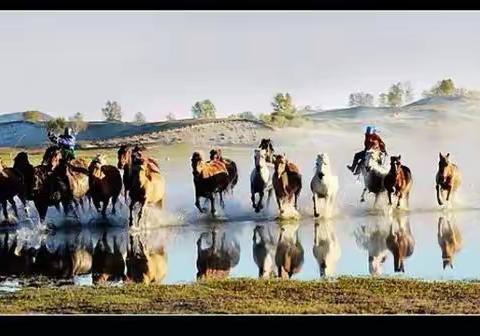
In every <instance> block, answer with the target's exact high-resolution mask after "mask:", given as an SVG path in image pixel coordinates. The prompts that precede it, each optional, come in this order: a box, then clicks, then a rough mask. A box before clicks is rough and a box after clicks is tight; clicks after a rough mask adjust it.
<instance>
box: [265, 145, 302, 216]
mask: <svg viewBox="0 0 480 336" xmlns="http://www.w3.org/2000/svg"><path fill="white" fill-rule="evenodd" d="M272 183H273V189H274V190H275V196H276V198H277V204H278V209H279V210H280V214H282V213H283V212H284V207H283V205H284V202H285V201H287V202H288V203H289V204H291V203H292V200H294V207H295V209H298V196H299V195H300V191H301V190H302V175H301V174H300V171H299V170H298V168H297V166H296V165H294V164H293V163H291V162H289V161H288V160H287V158H286V156H285V154H283V155H277V156H275V171H274V173H273V180H272Z"/></svg>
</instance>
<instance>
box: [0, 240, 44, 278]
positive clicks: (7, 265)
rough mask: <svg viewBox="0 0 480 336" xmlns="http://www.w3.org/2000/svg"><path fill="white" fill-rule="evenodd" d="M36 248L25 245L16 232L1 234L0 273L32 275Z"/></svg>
mask: <svg viewBox="0 0 480 336" xmlns="http://www.w3.org/2000/svg"><path fill="white" fill-rule="evenodd" d="M34 262H35V249H33V248H27V247H24V246H23V244H21V242H19V239H18V236H17V233H16V232H12V231H7V232H2V233H1V235H0V275H7V276H8V275H16V276H19V275H30V274H32V273H33V264H34Z"/></svg>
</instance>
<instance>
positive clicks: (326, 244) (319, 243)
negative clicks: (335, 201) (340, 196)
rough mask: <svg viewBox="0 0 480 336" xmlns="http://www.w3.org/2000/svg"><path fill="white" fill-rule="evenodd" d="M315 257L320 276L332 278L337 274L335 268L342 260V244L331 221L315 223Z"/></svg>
mask: <svg viewBox="0 0 480 336" xmlns="http://www.w3.org/2000/svg"><path fill="white" fill-rule="evenodd" d="M314 231H315V232H314V234H315V236H314V243H313V255H314V256H315V259H316V260H317V263H318V267H319V268H320V276H321V277H326V276H332V275H334V274H335V266H336V263H337V261H338V259H340V256H341V249H340V244H339V242H338V240H337V235H336V234H335V227H334V225H333V223H332V222H331V221H329V220H322V221H320V222H316V223H315V230H314Z"/></svg>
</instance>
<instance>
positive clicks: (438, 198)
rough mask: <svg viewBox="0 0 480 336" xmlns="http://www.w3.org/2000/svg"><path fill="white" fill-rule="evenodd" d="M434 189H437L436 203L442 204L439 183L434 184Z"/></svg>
mask: <svg viewBox="0 0 480 336" xmlns="http://www.w3.org/2000/svg"><path fill="white" fill-rule="evenodd" d="M435 189H436V190H437V202H438V205H440V206H442V205H443V201H442V195H441V192H440V185H439V184H437V185H436V186H435Z"/></svg>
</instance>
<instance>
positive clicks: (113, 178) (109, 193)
mask: <svg viewBox="0 0 480 336" xmlns="http://www.w3.org/2000/svg"><path fill="white" fill-rule="evenodd" d="M88 171H89V173H90V174H89V184H90V188H89V195H90V197H91V198H92V201H93V204H94V205H95V208H96V209H97V211H98V212H100V202H102V203H103V209H102V210H101V211H102V216H103V217H106V215H107V213H106V212H107V207H108V203H109V202H110V199H112V214H115V213H116V210H115V205H116V203H117V199H118V196H119V195H120V192H121V191H122V177H121V175H120V172H119V171H118V169H117V168H116V167H115V166H111V165H107V164H106V161H105V157H104V156H103V155H100V154H99V155H97V156H96V157H95V158H94V159H93V160H92V162H91V163H90V166H89V167H88Z"/></svg>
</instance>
